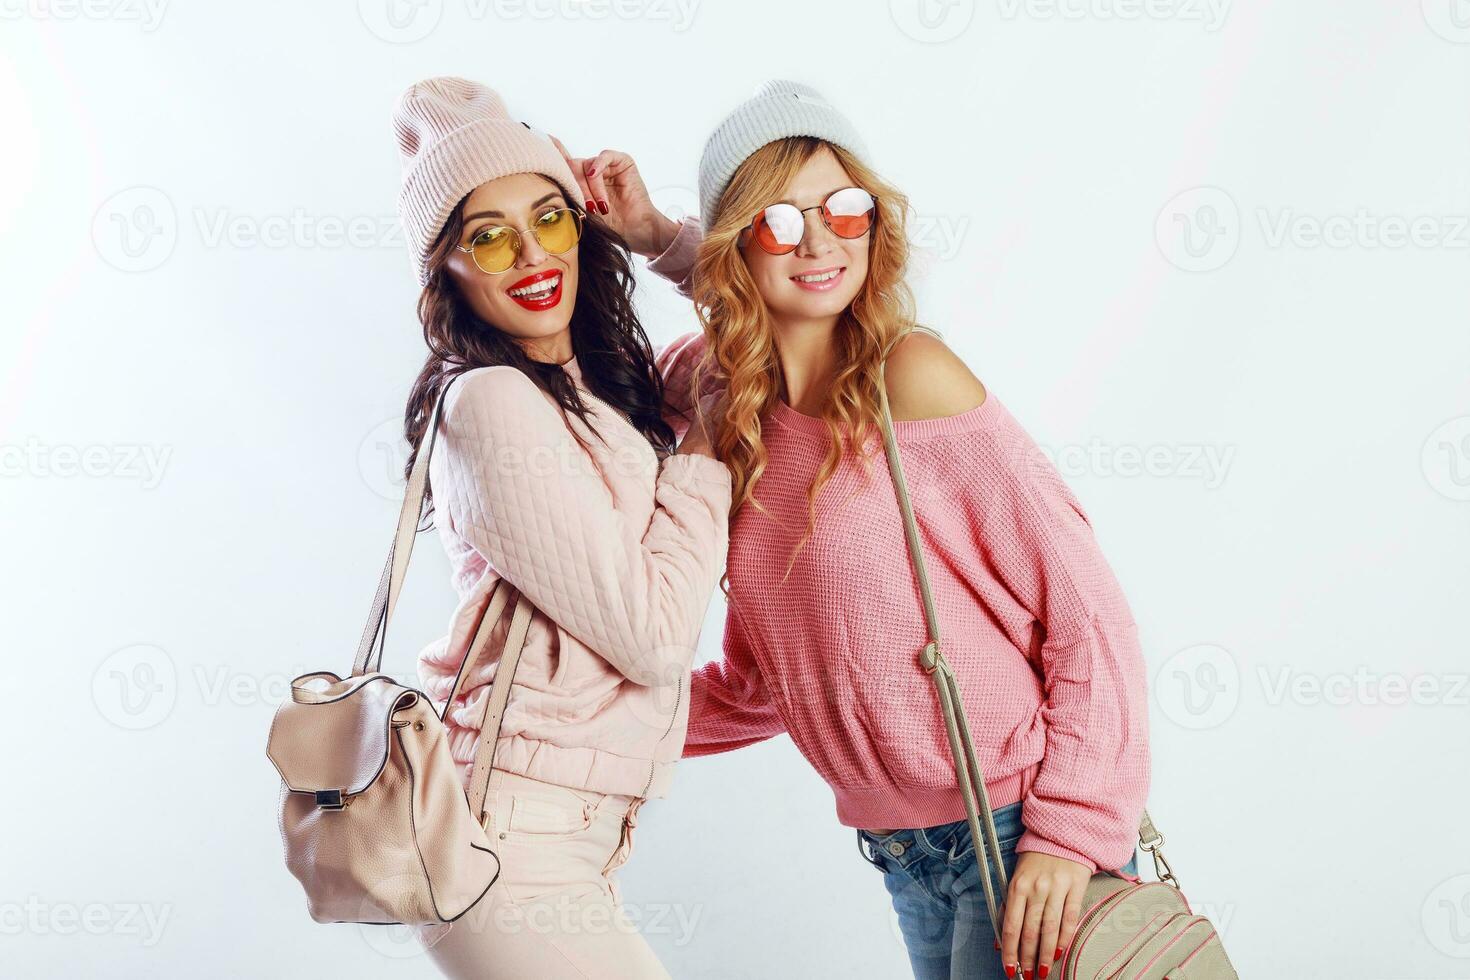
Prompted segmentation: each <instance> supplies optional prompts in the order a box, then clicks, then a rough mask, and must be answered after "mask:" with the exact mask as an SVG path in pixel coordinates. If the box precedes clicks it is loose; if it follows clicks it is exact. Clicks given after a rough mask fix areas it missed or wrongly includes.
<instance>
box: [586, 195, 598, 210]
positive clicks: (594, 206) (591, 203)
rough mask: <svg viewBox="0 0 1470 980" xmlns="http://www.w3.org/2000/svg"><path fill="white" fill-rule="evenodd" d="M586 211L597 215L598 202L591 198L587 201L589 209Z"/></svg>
mask: <svg viewBox="0 0 1470 980" xmlns="http://www.w3.org/2000/svg"><path fill="white" fill-rule="evenodd" d="M586 210H587V211H590V212H592V213H593V214H596V213H597V202H596V201H594V200H592V199H591V198H588V199H587V207H586Z"/></svg>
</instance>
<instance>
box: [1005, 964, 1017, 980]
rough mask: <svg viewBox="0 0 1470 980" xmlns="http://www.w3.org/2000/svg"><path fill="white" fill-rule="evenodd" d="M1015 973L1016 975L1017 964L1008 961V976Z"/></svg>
mask: <svg viewBox="0 0 1470 980" xmlns="http://www.w3.org/2000/svg"><path fill="white" fill-rule="evenodd" d="M1015 975H1016V964H1014V963H1007V964H1006V976H1008V977H1014V976H1015Z"/></svg>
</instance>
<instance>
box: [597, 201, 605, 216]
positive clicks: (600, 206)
mask: <svg viewBox="0 0 1470 980" xmlns="http://www.w3.org/2000/svg"><path fill="white" fill-rule="evenodd" d="M597 210H599V211H601V212H602V213H603V214H607V202H606V201H598V202H597Z"/></svg>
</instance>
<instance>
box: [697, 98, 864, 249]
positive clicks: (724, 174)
mask: <svg viewBox="0 0 1470 980" xmlns="http://www.w3.org/2000/svg"><path fill="white" fill-rule="evenodd" d="M788 136H815V137H817V138H819V139H824V140H826V141H827V142H829V143H835V144H837V145H838V146H840V147H842V148H843V149H844V150H847V151H848V152H850V153H852V154H853V155H854V156H856V157H857V158H858V159H860V160H862V161H863V162H864V163H867V162H868V150H867V147H866V145H864V143H863V140H862V137H861V136H859V135H858V132H857V129H856V128H855V127H854V126H853V124H852V123H851V122H850V121H849V120H848V118H847V117H846V116H844V115H843V114H842V113H840V112H838V111H837V110H836V109H834V108H833V107H832V106H831V105H830V104H829V103H828V102H827V100H826V99H823V98H822V96H821V95H820V94H819V93H818V92H817V90H816V89H814V88H812V87H811V86H810V85H803V84H802V83H801V82H791V81H787V80H785V79H780V78H778V79H774V80H772V81H769V82H764V83H762V84H761V86H760V87H759V88H757V89H756V90H755V95H753V96H752V97H751V98H750V99H749V100H747V101H745V102H742V103H741V104H740V105H738V106H736V107H735V111H734V112H731V113H730V114H729V115H728V116H726V117H725V119H724V121H722V122H721V123H720V124H719V125H718V126H716V127H715V131H714V132H713V133H711V134H710V138H709V139H708V140H707V141H706V142H705V144H704V153H703V154H702V155H701V156H700V158H699V220H700V223H701V224H702V225H703V226H704V230H705V232H706V233H708V232H709V230H710V226H711V224H712V222H713V220H714V214H715V203H716V202H717V201H719V199H720V195H721V194H723V193H724V192H725V187H726V186H727V185H728V184H729V183H730V178H732V177H734V176H735V171H736V170H737V169H739V167H740V165H741V164H742V163H744V162H745V160H746V158H747V157H749V156H750V155H751V154H752V153H754V152H755V151H756V150H759V149H760V148H761V147H763V146H765V145H766V144H767V143H774V142H775V141H776V140H779V139H785V138H786V137H788Z"/></svg>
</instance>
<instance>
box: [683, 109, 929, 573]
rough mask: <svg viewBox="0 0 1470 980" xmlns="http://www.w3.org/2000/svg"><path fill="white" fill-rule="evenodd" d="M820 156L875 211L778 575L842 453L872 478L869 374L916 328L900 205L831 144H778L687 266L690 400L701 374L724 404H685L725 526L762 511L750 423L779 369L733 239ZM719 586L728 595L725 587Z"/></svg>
mask: <svg viewBox="0 0 1470 980" xmlns="http://www.w3.org/2000/svg"><path fill="white" fill-rule="evenodd" d="M823 148H826V149H828V150H830V151H831V152H832V153H833V154H835V155H836V157H837V160H838V162H839V163H841V164H842V167H843V169H845V170H846V171H847V174H848V176H849V177H851V178H852V181H853V183H854V184H855V185H857V186H859V187H862V188H863V189H864V190H866V191H867V192H868V193H870V194H872V195H873V196H874V197H875V198H877V202H878V214H877V220H876V221H875V222H874V225H873V229H872V231H871V232H869V236H870V238H869V243H868V275H867V278H866V279H865V280H864V281H863V284H862V288H861V289H860V290H859V291H858V294H857V296H856V297H855V298H854V299H853V301H852V303H851V304H850V305H849V306H848V307H847V309H845V310H844V311H843V312H842V314H841V317H840V319H839V321H838V324H837V329H836V331H835V332H834V335H833V340H834V343H835V344H836V346H837V356H838V368H837V373H836V375H835V376H834V377H833V379H832V383H831V385H830V387H829V388H828V398H827V402H826V404H825V405H824V407H823V411H822V419H823V420H824V421H825V422H826V423H827V430H828V432H829V433H830V436H831V438H830V440H829V442H828V448H827V455H826V457H825V459H824V460H823V461H822V465H821V466H820V467H819V468H818V470H817V474H816V476H815V478H814V479H813V480H812V484H811V486H810V487H808V488H807V525H806V530H805V532H804V533H803V535H802V537H801V539H800V540H799V541H798V542H797V545H796V547H795V548H794V549H792V553H791V556H790V561H789V562H788V563H787V566H786V574H787V575H789V574H790V573H791V568H792V566H793V565H794V563H795V560H796V556H797V554H798V553H799V552H800V551H801V549H802V547H803V546H804V545H805V544H806V542H807V541H808V540H810V538H811V534H812V530H813V527H814V526H815V523H816V500H817V495H818V494H819V493H820V492H821V490H822V487H823V486H824V485H825V484H826V483H827V481H828V480H830V479H831V478H832V475H833V474H834V473H835V472H836V470H837V467H838V465H839V463H840V462H841V460H842V458H843V456H844V454H846V453H852V454H855V455H857V456H858V457H859V458H860V460H861V463H862V468H863V470H864V471H865V473H866V474H867V475H868V476H869V477H871V474H872V455H873V454H871V453H868V452H864V450H863V447H864V446H865V445H866V444H867V441H868V439H869V437H870V436H871V435H873V434H875V433H877V432H878V425H879V407H878V366H879V364H880V363H882V361H883V360H884V359H885V358H886V357H887V356H888V354H889V353H890V352H891V351H892V350H893V348H894V346H895V345H896V344H897V343H898V342H899V341H900V340H902V339H903V338H904V337H905V336H907V335H908V334H909V333H910V332H911V331H912V330H914V329H915V327H916V324H915V323H914V299H913V293H912V291H911V290H910V289H909V287H908V284H907V283H906V281H905V272H906V270H907V266H908V252H909V250H908V235H907V221H908V198H907V197H905V196H904V195H903V194H902V193H901V192H899V191H898V190H897V188H895V187H893V186H892V185H890V184H888V183H887V182H886V181H884V180H883V179H882V178H881V177H879V176H878V174H877V173H875V172H874V171H873V170H872V169H871V168H869V167H868V166H866V165H865V164H863V162H862V161H860V160H859V159H858V158H856V157H855V156H853V155H852V154H851V153H849V152H848V151H846V150H844V149H843V148H842V147H840V146H837V145H835V144H832V143H828V142H826V141H825V140H821V139H816V138H814V137H808V136H794V137H789V138H786V139H781V140H777V141H775V142H773V143H768V144H766V145H765V146H763V147H761V148H760V149H759V150H757V151H756V152H755V153H753V154H751V155H750V156H749V157H748V158H747V159H746V160H745V161H744V162H743V163H742V164H741V165H740V168H739V169H738V170H736V171H735V176H734V177H733V178H731V180H730V183H729V185H728V186H727V187H726V188H725V191H724V193H723V194H722V195H721V196H720V199H719V202H718V203H717V205H716V207H715V214H714V216H713V220H712V221H711V222H710V230H709V231H708V232H707V233H706V235H705V236H704V241H703V242H702V243H701V244H700V247H699V252H698V255H697V257H696V259H695V265H694V284H693V291H694V304H695V309H696V311H697V312H698V315H699V322H700V325H701V326H702V328H703V331H704V336H705V340H706V341H707V343H706V348H705V354H704V356H703V357H702V358H701V359H700V360H699V361H698V362H697V363H696V364H695V365H694V367H693V369H692V372H691V391H694V392H700V391H702V390H703V387H702V379H703V377H704V375H705V373H706V372H709V371H714V372H715V373H716V374H717V375H718V376H719V377H720V378H721V380H722V381H724V383H725V396H724V397H723V398H721V399H719V402H718V405H717V407H716V408H715V409H714V410H713V412H712V414H711V415H706V414H705V411H704V409H705V406H704V404H703V401H702V400H701V399H699V398H695V399H694V405H695V409H696V413H697V415H698V418H699V421H700V422H701V424H704V425H705V426H706V428H707V431H708V432H709V433H710V442H711V445H712V448H713V449H714V452H715V455H716V457H717V458H718V459H719V460H720V461H722V462H724V463H725V464H726V465H728V466H729V467H730V471H731V475H732V480H733V493H734V496H733V502H732V506H731V517H732V518H733V517H734V515H735V514H736V513H738V512H739V510H740V509H741V508H742V507H744V506H745V505H746V504H752V505H754V506H755V507H756V509H757V510H759V511H761V512H762V513H769V512H768V511H767V510H766V508H765V507H764V506H762V504H761V502H760V500H758V499H757V498H756V497H755V496H754V490H755V486H756V484H757V483H758V482H759V480H760V477H761V473H762V472H763V471H764V470H765V467H766V450H765V445H764V444H763V443H762V441H761V419H762V417H763V416H765V415H766V414H767V413H768V412H770V411H771V410H772V409H773V408H775V406H776V403H777V402H778V401H779V400H780V389H781V382H782V377H781V373H782V372H781V361H780V358H779V357H778V355H777V351H776V342H775V335H774V329H773V325H772V322H771V317H770V313H769V312H768V311H767V309H766V306H765V303H764V301H763V300H762V299H761V295H760V293H759V291H758V290H757V288H756V284H755V280H754V279H752V278H751V275H750V272H749V270H747V268H746V266H745V261H744V259H743V258H742V257H741V254H740V248H739V245H738V239H739V236H740V231H741V229H743V228H744V227H745V226H746V225H748V224H749V223H750V218H751V216H752V215H754V214H756V213H757V212H758V211H760V209H761V208H763V207H765V206H766V205H767V204H770V203H771V202H772V201H777V200H780V199H781V197H782V195H783V194H784V192H785V190H786V188H787V186H788V185H789V184H790V183H791V181H792V180H793V179H794V178H795V177H796V175H797V172H798V171H800V170H801V168H802V166H803V165H804V164H805V163H806V162H807V161H808V160H809V159H811V158H812V156H813V155H815V154H817V153H818V152H820V151H821V150H822V149H823ZM783 580H784V577H783ZM721 589H722V591H724V592H725V594H726V596H727V598H728V596H729V590H728V587H727V585H726V584H725V581H724V580H722V582H721Z"/></svg>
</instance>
